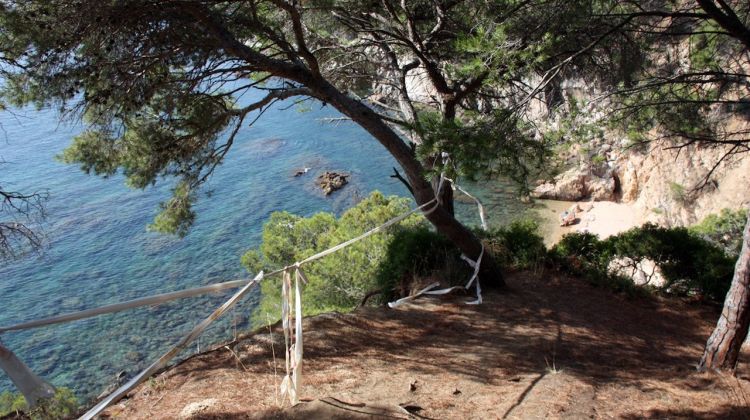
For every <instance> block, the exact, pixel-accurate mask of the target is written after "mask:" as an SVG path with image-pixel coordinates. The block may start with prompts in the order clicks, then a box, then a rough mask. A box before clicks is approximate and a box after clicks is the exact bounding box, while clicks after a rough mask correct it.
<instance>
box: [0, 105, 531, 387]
mask: <svg viewBox="0 0 750 420" xmlns="http://www.w3.org/2000/svg"><path fill="white" fill-rule="evenodd" d="M336 116H337V114H336V113H335V112H334V111H332V110H330V109H329V108H320V107H313V109H312V110H311V111H309V112H304V113H300V112H297V111H295V110H294V109H291V110H283V109H281V107H279V108H277V109H273V110H271V111H269V112H267V113H266V114H265V115H264V116H263V117H262V118H261V119H260V120H259V121H258V122H257V123H256V124H255V125H254V126H253V127H246V128H243V129H242V130H241V132H240V134H239V136H238V141H237V142H236V144H235V145H234V146H233V150H232V151H230V153H229V154H228V158H227V160H226V162H225V163H224V164H223V165H222V166H221V167H219V168H218V170H217V171H216V173H215V175H214V176H213V178H212V179H211V181H210V182H209V184H208V185H207V188H206V191H209V190H210V191H211V197H210V198H207V197H205V196H203V197H201V200H200V202H199V203H198V205H197V206H196V212H197V215H198V217H197V220H196V223H195V225H194V227H193V228H192V230H191V231H190V233H189V234H188V235H187V236H186V237H185V238H182V239H180V238H177V237H172V236H165V235H160V234H156V233H150V232H146V225H147V224H148V223H149V222H150V221H151V220H152V218H153V216H154V215H155V214H156V212H157V208H158V203H159V202H160V201H162V200H165V199H167V198H168V197H169V193H170V191H169V188H170V186H171V183H170V182H169V180H163V181H160V182H159V183H158V184H157V185H156V186H155V187H149V188H147V189H145V190H131V189H128V188H127V187H126V186H125V185H124V180H123V178H122V177H120V176H113V177H111V178H108V179H104V180H103V179H101V178H98V177H94V176H87V175H85V174H84V173H82V172H81V171H80V170H79V169H78V168H77V167H75V166H70V165H63V164H62V163H59V162H57V161H55V160H54V156H55V155H56V154H58V153H60V152H61V151H62V149H64V148H65V146H66V145H68V144H69V142H70V139H71V138H72V137H73V135H75V134H76V133H77V132H79V131H81V129H82V127H81V126H80V125H76V124H62V123H60V122H59V118H58V116H57V114H56V113H55V112H52V111H49V110H45V111H35V110H28V111H25V110H24V111H17V112H16V113H15V115H14V114H10V113H7V112H4V113H0V125H1V126H2V130H3V132H2V133H0V158H1V159H2V161H5V163H4V164H2V165H0V181H2V183H3V186H4V187H5V188H7V189H11V190H19V191H32V190H43V189H46V190H48V191H49V193H50V198H49V200H48V202H47V203H46V206H47V211H48V217H47V221H46V223H45V225H44V233H45V234H46V236H47V240H48V242H47V247H46V249H45V251H44V252H43V254H41V255H38V256H30V257H27V258H25V259H23V260H20V261H15V262H10V263H4V265H0V308H2V309H0V324H1V325H7V324H12V323H16V322H19V321H24V320H30V319H35V318H40V317H46V316H51V315H55V314H60V313H65V312H70V311H77V310H82V309H87V308H92V307H95V306H100V305H103V304H107V303H114V302H118V301H123V300H128V299H133V298H137V297H142V296H147V295H151V294H155V293H163V292H168V291H174V290H179V289H184V288H187V287H194V286H199V285H204V284H209V283H215V282H221V281H227V280H231V279H235V278H239V277H244V276H245V275H246V273H245V272H244V270H243V269H242V268H241V266H240V264H239V257H240V256H241V255H242V253H243V252H244V251H245V250H247V249H249V248H252V247H254V246H257V245H258V243H259V240H260V234H261V230H262V226H263V222H264V221H265V220H266V219H267V218H268V216H269V215H270V213H271V212H273V211H278V210H287V211H290V212H292V213H296V214H300V215H310V214H313V213H315V212H318V211H332V212H336V213H340V212H342V211H343V210H345V209H346V208H348V207H349V206H350V205H352V204H353V203H354V202H355V201H356V200H357V199H358V198H359V197H363V196H366V195H367V194H369V192H370V191H372V190H375V189H377V190H380V191H382V192H384V193H385V194H397V195H407V191H406V189H405V188H404V187H403V185H401V184H400V183H399V182H398V181H396V180H394V179H392V178H390V177H389V175H390V174H391V173H392V169H391V168H392V167H393V166H396V165H395V162H394V161H393V159H392V158H391V157H390V155H388V153H387V152H386V151H385V150H384V149H383V148H382V147H381V146H380V145H379V144H378V143H377V142H376V141H374V140H373V139H372V138H371V137H370V136H369V135H368V134H367V133H365V132H364V131H363V130H361V129H360V128H359V127H357V126H355V125H353V124H350V123H342V124H337V125H334V124H330V123H324V122H321V121H320V119H321V118H326V117H336ZM302 167H311V168H312V169H311V171H310V173H308V174H307V175H304V176H302V177H299V178H294V177H292V173H293V172H294V170H296V169H298V168H302ZM326 169H333V170H343V171H346V172H349V173H351V174H352V177H351V179H350V181H351V183H350V185H348V186H347V187H346V188H345V189H344V190H342V191H340V192H338V193H335V194H334V195H333V196H331V197H328V198H326V197H324V196H323V194H322V193H321V192H320V191H319V190H318V189H317V188H316V187H315V184H314V181H315V177H316V176H317V174H318V173H319V172H321V171H323V170H326ZM474 192H476V193H477V194H478V195H479V196H480V198H481V199H482V200H483V201H484V202H485V206H486V207H487V210H488V212H489V216H490V222H491V223H493V224H498V223H502V222H504V221H507V220H508V219H509V218H512V217H516V216H518V215H520V214H521V213H522V212H523V211H524V207H523V206H522V205H521V204H520V203H518V202H517V201H515V200H514V194H513V192H512V189H511V188H510V187H509V186H507V185H502V184H500V183H498V184H497V185H496V186H493V187H491V188H487V189H484V190H477V189H476V188H474ZM457 209H458V213H459V215H460V216H461V218H463V219H466V220H467V221H470V222H471V223H474V222H475V221H476V220H478V219H477V216H476V211H475V206H473V205H469V204H461V203H458V204H457ZM229 294H231V292H228V293H226V294H224V295H218V296H217V295H212V296H206V297H198V298H191V299H183V300H180V301H176V302H172V303H169V304H165V305H161V306H158V307H149V308H141V309H135V310H130V311H126V312H121V313H117V314H112V315H105V316H100V317H97V318H93V319H88V320H82V321H77V322H74V323H69V324H62V325H57V326H51V327H44V328H39V329H33V330H29V331H22V332H10V333H5V334H3V335H2V337H0V339H2V341H3V342H4V344H5V345H6V346H8V347H9V348H11V349H12V350H13V351H14V352H15V353H16V354H17V355H18V356H19V357H21V358H22V359H24V361H26V363H27V364H29V365H30V366H31V368H32V370H34V371H35V372H36V373H37V374H40V375H42V376H43V377H44V378H46V379H47V380H49V381H50V382H52V383H53V384H54V385H56V386H66V387H70V388H72V389H73V390H74V392H75V393H76V394H77V395H78V396H79V398H81V399H82V400H85V399H88V398H91V397H95V396H96V395H98V394H99V393H100V392H101V391H102V390H103V389H104V388H105V387H106V386H107V385H109V384H111V383H112V382H113V380H114V377H115V375H116V374H117V373H118V372H121V371H123V370H124V371H127V372H128V373H129V374H134V373H136V372H137V371H138V370H140V369H142V368H143V367H145V366H146V365H147V364H148V363H150V362H151V361H153V359H154V358H155V357H157V356H158V355H159V354H160V353H161V352H163V351H165V350H166V349H167V348H168V346H169V345H170V344H173V343H174V342H176V341H177V340H178V339H179V338H180V337H181V336H182V335H183V334H185V333H186V332H187V331H188V330H189V329H190V328H191V327H192V326H193V325H194V324H195V323H196V322H198V321H199V320H200V319H202V318H204V317H205V316H207V315H208V314H209V313H210V312H211V311H212V310H213V309H214V308H215V307H216V306H217V305H219V304H220V303H221V302H222V301H223V300H224V299H225V298H226V297H227V296H228V295H229ZM256 301H257V296H251V297H250V298H248V299H246V300H245V301H244V302H243V303H242V304H241V305H239V307H238V308H237V310H236V311H234V312H233V313H232V314H231V316H228V317H226V319H224V320H223V321H222V322H220V323H217V324H216V325H215V326H214V327H211V329H210V330H209V331H208V333H207V334H206V335H204V337H202V338H201V340H200V344H201V345H202V346H204V347H205V346H206V345H208V344H210V343H212V342H213V343H215V342H219V341H222V340H227V339H230V338H232V334H233V330H234V328H235V327H237V328H239V329H243V328H245V329H246V328H247V327H248V317H249V314H250V312H251V310H252V308H253V305H254V303H255V302H256ZM195 349H197V346H196V347H195V348H194V349H193V350H195ZM9 389H13V387H12V384H11V382H10V381H9V379H8V378H7V377H6V376H5V375H4V374H3V373H0V391H2V390H9Z"/></svg>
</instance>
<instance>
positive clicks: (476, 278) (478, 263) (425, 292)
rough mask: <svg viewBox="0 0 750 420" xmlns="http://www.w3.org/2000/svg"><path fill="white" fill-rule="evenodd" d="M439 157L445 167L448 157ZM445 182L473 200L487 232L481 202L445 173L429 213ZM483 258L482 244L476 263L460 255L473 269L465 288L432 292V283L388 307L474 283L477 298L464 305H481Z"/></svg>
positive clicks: (449, 289)
mask: <svg viewBox="0 0 750 420" xmlns="http://www.w3.org/2000/svg"><path fill="white" fill-rule="evenodd" d="M441 156H442V158H443V165H444V166H445V165H447V164H448V162H449V161H450V156H449V155H448V154H447V153H445V152H443V153H442V155H441ZM445 181H449V182H450V183H451V187H452V188H453V189H454V190H455V189H458V190H459V191H461V192H462V193H464V194H466V196H467V197H469V198H471V199H472V200H474V201H475V202H476V203H477V208H478V209H479V220H480V221H481V223H482V230H484V231H487V230H488V228H487V219H486V217H485V214H484V206H483V205H482V202H481V201H479V199H478V198H476V197H474V196H473V195H471V194H469V193H468V192H467V191H466V190H465V189H463V188H461V186H460V185H458V184H457V183H456V182H455V181H454V180H452V179H450V178H447V177H446V176H445V172H441V173H440V181H439V182H438V188H437V192H436V193H435V197H436V200H438V203H437V205H436V206H435V207H433V208H432V209H431V210H430V211H434V210H435V208H437V206H439V205H440V203H441V201H440V197H441V196H442V192H443V185H444V184H445ZM433 201H434V200H433ZM483 256H484V244H482V249H481V251H479V256H478V257H477V260H476V261H473V260H472V259H470V258H469V257H467V256H466V255H465V254H461V259H462V260H464V261H466V262H467V263H468V264H469V266H470V267H471V268H473V269H474V273H473V274H472V276H471V278H470V279H469V281H468V282H467V283H466V286H464V287H463V288H462V287H460V286H453V287H448V288H446V289H439V290H432V289H434V288H435V287H437V286H438V285H439V283H433V284H431V285H429V286H427V287H426V288H424V289H422V290H420V291H419V292H417V293H416V294H414V295H411V296H407V297H404V298H401V299H399V300H396V301H394V302H388V307H390V308H396V307H398V306H400V305H401V304H403V303H405V302H408V301H410V300H413V299H415V298H417V297H419V296H422V295H444V294H447V293H450V292H452V291H454V290H457V289H465V290H469V288H470V287H471V285H472V284H473V283H474V282H475V281H476V282H477V287H476V290H477V293H476V296H477V298H476V299H475V300H472V301H469V302H466V304H467V305H480V304H481V303H482V286H481V285H480V284H479V269H480V266H481V264H482V257H483Z"/></svg>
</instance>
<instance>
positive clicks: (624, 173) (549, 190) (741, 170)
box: [533, 142, 750, 226]
mask: <svg viewBox="0 0 750 420" xmlns="http://www.w3.org/2000/svg"><path fill="white" fill-rule="evenodd" d="M617 143H619V144H617ZM622 143H623V142H615V145H612V144H611V143H608V142H605V143H603V144H602V145H600V146H599V147H598V148H595V149H593V151H591V152H588V157H585V156H584V157H582V158H581V159H580V162H578V165H577V166H576V167H574V168H572V169H568V170H567V171H564V172H562V173H561V174H560V175H558V176H556V177H555V178H554V180H553V181H551V182H545V183H542V184H540V185H538V186H537V187H536V189H535V190H534V192H533V195H534V196H535V197H537V198H547V199H554V200H571V201H576V200H596V201H619V202H624V203H630V204H632V205H634V206H635V207H636V209H637V210H638V212H639V214H640V218H641V219H642V221H643V222H654V223H657V224H660V225H663V226H685V225H690V224H694V223H696V222H698V221H700V220H701V219H703V218H704V217H706V216H708V215H709V214H712V213H718V212H719V211H720V210H721V209H724V208H731V209H737V208H746V207H747V206H748V205H749V204H750V155H735V156H732V157H731V158H727V159H725V160H724V161H722V157H723V156H724V154H725V153H726V152H727V149H726V148H723V147H701V146H695V145H693V146H688V147H685V148H683V149H680V150H678V149H674V148H672V147H673V146H674V145H673V144H672V143H667V142H654V143H650V144H649V145H648V146H647V147H646V148H644V149H640V150H637V149H634V148H628V147H627V146H625V145H624V144H622ZM598 157H603V158H604V159H606V160H605V161H604V162H601V161H600V159H601V158H598ZM720 161H722V162H721V163H719V162H720ZM717 163H718V166H717V167H716V168H715V169H714V166H715V165H717ZM712 169H713V172H711V171H712ZM709 173H711V174H710V177H709V178H708V180H706V177H707V176H708V175H709Z"/></svg>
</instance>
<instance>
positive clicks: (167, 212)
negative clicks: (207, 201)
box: [148, 181, 195, 236]
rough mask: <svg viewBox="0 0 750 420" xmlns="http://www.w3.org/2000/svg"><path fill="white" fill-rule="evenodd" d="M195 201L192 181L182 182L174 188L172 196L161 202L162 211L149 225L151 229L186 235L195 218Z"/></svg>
mask: <svg viewBox="0 0 750 420" xmlns="http://www.w3.org/2000/svg"><path fill="white" fill-rule="evenodd" d="M194 202H195V193H194V192H193V191H192V187H191V186H190V183H188V182H185V181H183V182H180V183H179V184H178V185H177V188H175V189H174V190H173V194H172V198H170V199H169V200H168V201H166V202H164V203H161V205H160V207H161V212H160V213H159V214H158V215H157V216H156V217H155V218H154V222H153V223H152V224H150V225H149V226H148V228H149V230H152V231H154V232H162V233H172V234H178V235H179V236H185V235H186V234H187V232H188V228H189V227H190V225H192V223H193V221H194V220H195V212H194V211H193V209H192V206H193V203H194Z"/></svg>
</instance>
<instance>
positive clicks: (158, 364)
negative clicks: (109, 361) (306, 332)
mask: <svg viewBox="0 0 750 420" xmlns="http://www.w3.org/2000/svg"><path fill="white" fill-rule="evenodd" d="M263 277H264V276H263V272H262V271H261V272H260V273H258V274H257V275H256V276H255V278H254V279H253V280H252V281H251V282H250V283H248V284H246V285H245V287H243V288H242V289H240V290H238V291H237V293H235V294H234V295H233V296H232V297H231V298H229V300H227V301H226V302H224V304H223V305H221V306H220V307H218V308H217V309H216V310H215V311H214V312H213V313H212V314H211V315H209V316H208V317H207V318H206V319H204V320H203V321H201V322H200V323H199V324H198V325H196V326H195V327H193V329H192V330H191V331H190V334H188V335H186V336H185V337H183V338H182V340H180V342H179V343H177V344H176V345H175V346H174V347H172V348H171V349H170V350H169V351H167V352H166V353H164V354H163V355H162V356H161V357H160V358H159V359H158V360H157V361H155V362H154V363H152V364H151V366H149V367H147V368H146V369H145V370H143V371H142V372H141V373H139V374H138V375H136V376H135V377H133V379H131V380H129V381H128V382H127V383H125V384H124V385H122V386H121V387H119V388H117V390H115V392H113V393H111V394H109V395H108V396H107V397H106V398H104V399H103V400H101V401H99V403H98V404H96V405H95V406H94V407H92V408H91V409H90V410H89V411H87V412H86V414H84V415H82V416H81V417H80V418H81V419H83V420H89V419H92V418H94V417H95V416H97V415H98V414H99V413H101V412H102V410H104V409H105V408H107V407H108V406H109V405H110V404H112V403H114V402H115V401H118V400H119V399H120V398H122V397H124V396H125V395H126V394H127V393H128V392H130V390H132V389H133V388H135V387H136V386H138V385H139V384H140V383H142V382H143V381H145V380H146V379H148V378H149V377H150V376H151V375H153V374H154V373H156V371H158V370H159V369H162V368H163V367H164V366H166V365H167V363H168V362H169V361H170V360H172V358H173V357H175V356H177V354H178V353H179V352H180V351H182V350H183V349H184V348H185V347H186V346H187V345H188V344H190V343H191V342H193V340H195V339H196V338H198V337H199V336H200V335H201V334H202V333H203V331H205V330H206V328H208V326H209V325H211V323H212V322H214V321H215V320H217V319H218V318H219V317H220V316H222V315H224V313H225V312H226V311H228V310H229V309H230V308H231V307H233V306H234V305H235V304H236V303H237V302H238V301H239V300H240V299H241V298H242V297H243V296H245V295H246V294H247V292H249V291H250V290H252V289H253V287H255V286H257V285H258V284H259V283H260V281H261V280H263Z"/></svg>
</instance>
